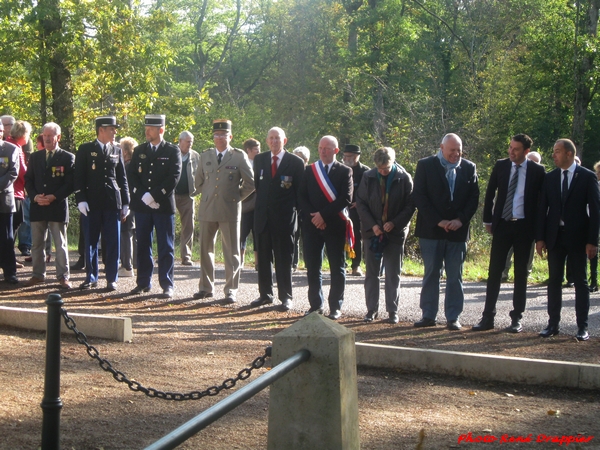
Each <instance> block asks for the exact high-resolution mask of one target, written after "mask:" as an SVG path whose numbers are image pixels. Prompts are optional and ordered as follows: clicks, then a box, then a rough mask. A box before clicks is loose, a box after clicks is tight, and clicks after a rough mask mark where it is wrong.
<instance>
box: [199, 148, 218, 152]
mask: <svg viewBox="0 0 600 450" xmlns="http://www.w3.org/2000/svg"><path fill="white" fill-rule="evenodd" d="M214 151H215V148H214V147H211V148H207V149H206V150H204V151H203V152H202V153H208V152H214Z"/></svg>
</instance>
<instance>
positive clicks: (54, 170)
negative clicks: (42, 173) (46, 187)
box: [52, 167, 56, 178]
mask: <svg viewBox="0 0 600 450" xmlns="http://www.w3.org/2000/svg"><path fill="white" fill-rule="evenodd" d="M55 176H56V167H52V178H54V177H55Z"/></svg>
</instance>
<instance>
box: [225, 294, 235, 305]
mask: <svg viewBox="0 0 600 450" xmlns="http://www.w3.org/2000/svg"><path fill="white" fill-rule="evenodd" d="M236 301H237V299H236V298H235V294H234V293H233V292H229V293H228V294H225V303H229V304H233V303H235V302H236Z"/></svg>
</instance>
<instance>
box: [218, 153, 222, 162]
mask: <svg viewBox="0 0 600 450" xmlns="http://www.w3.org/2000/svg"><path fill="white" fill-rule="evenodd" d="M222 159H223V153H219V154H218V155H217V164H219V165H220V164H221V160H222Z"/></svg>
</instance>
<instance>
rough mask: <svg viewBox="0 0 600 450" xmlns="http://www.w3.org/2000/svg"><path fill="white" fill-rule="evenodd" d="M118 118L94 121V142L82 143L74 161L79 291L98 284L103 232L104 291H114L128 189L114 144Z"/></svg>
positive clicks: (127, 211) (123, 167)
mask: <svg viewBox="0 0 600 450" xmlns="http://www.w3.org/2000/svg"><path fill="white" fill-rule="evenodd" d="M118 127H119V125H118V124H117V118H116V117H114V116H105V117H98V118H96V136H97V139H96V140H95V141H93V142H86V143H85V144H81V145H80V146H79V149H78V150H77V157H76V158H75V200H76V201H77V207H78V208H79V211H80V212H81V214H82V215H81V219H82V223H83V234H84V240H85V268H86V277H85V281H84V282H83V283H81V285H80V286H79V288H80V289H89V288H94V287H96V286H97V285H98V240H99V239H100V232H102V237H103V240H102V251H103V254H104V255H105V258H103V260H104V267H105V268H106V288H107V289H108V290H109V291H114V290H116V289H117V277H118V270H119V249H120V236H121V220H122V219H124V218H125V217H127V215H128V214H129V188H128V185H127V178H126V176H125V163H124V162H123V154H122V153H121V148H120V147H118V146H116V145H113V144H112V142H113V140H114V137H115V134H116V133H117V128H118Z"/></svg>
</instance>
